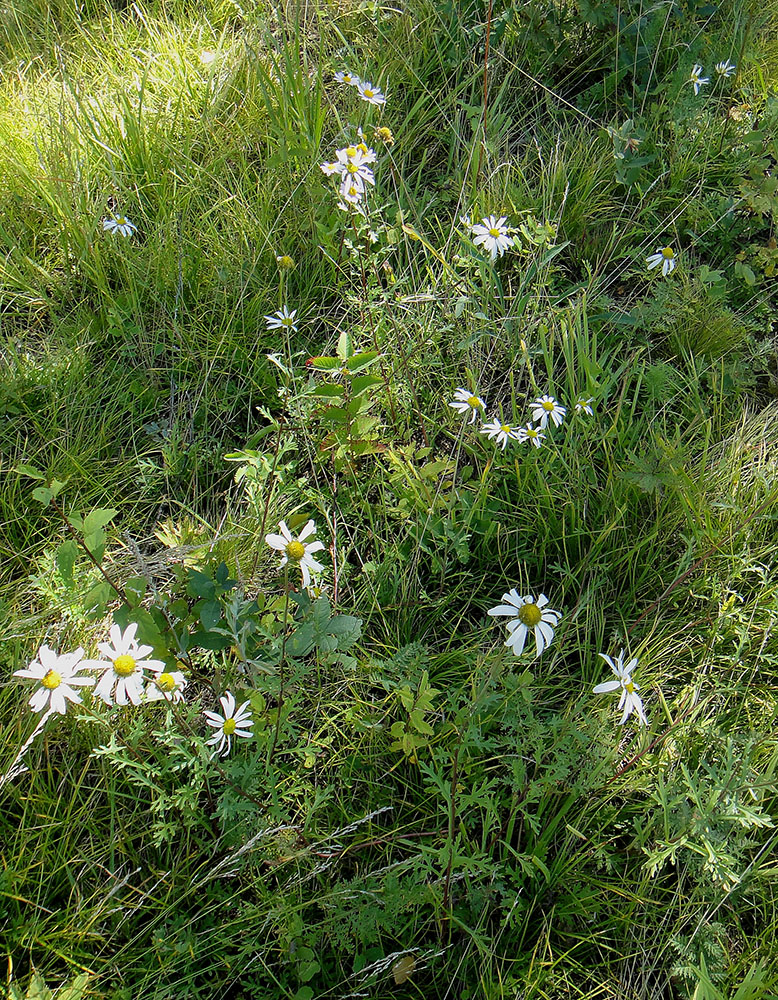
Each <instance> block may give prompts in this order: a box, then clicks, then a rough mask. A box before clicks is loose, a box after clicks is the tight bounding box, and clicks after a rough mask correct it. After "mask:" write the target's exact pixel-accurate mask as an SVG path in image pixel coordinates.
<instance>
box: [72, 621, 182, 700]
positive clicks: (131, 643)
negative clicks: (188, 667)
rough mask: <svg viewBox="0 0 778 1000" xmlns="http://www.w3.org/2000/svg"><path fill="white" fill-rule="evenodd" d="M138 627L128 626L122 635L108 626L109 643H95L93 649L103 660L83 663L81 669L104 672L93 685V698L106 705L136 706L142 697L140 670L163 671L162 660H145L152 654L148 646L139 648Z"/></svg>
mask: <svg viewBox="0 0 778 1000" xmlns="http://www.w3.org/2000/svg"><path fill="white" fill-rule="evenodd" d="M137 630H138V626H137V625H136V624H135V622H131V623H130V624H129V625H128V626H127V628H126V629H125V630H124V632H122V630H121V628H119V626H118V625H112V626H111V633H110V634H111V641H110V642H98V644H97V648H98V649H99V650H100V652H101V653H102V654H103V656H106V657H108V660H109V661H110V663H109V664H108V665H107V666H106V662H105V660H86V661H84V665H85V666H89V667H91V668H93V669H96V670H98V669H103V668H104V667H106V669H105V670H104V672H103V676H102V677H101V678H100V680H99V681H98V682H97V684H96V685H95V696H96V697H98V698H102V699H103V701H104V702H105V703H106V705H112V704H114V702H115V703H116V704H117V705H126V704H127V702H128V701H131V702H132V704H133V705H139V704H140V702H141V699H142V697H143V682H144V681H145V679H146V678H145V676H144V673H143V671H144V670H151V671H154V672H157V671H161V670H164V669H165V664H164V663H163V662H162V660H150V659H148V655H149V653H151V652H152V647H151V646H141V645H139V644H138V642H137V641H136V639H135V633H136V632H137Z"/></svg>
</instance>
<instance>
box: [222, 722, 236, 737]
mask: <svg viewBox="0 0 778 1000" xmlns="http://www.w3.org/2000/svg"><path fill="white" fill-rule="evenodd" d="M222 732H223V733H224V735H225V736H232V734H233V733H234V732H235V720H234V719H225V720H224V725H223V726H222Z"/></svg>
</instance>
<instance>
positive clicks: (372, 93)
mask: <svg viewBox="0 0 778 1000" xmlns="http://www.w3.org/2000/svg"><path fill="white" fill-rule="evenodd" d="M374 94H375V91H374V90H369V89H367V88H365V97H372V96H373V95H374Z"/></svg>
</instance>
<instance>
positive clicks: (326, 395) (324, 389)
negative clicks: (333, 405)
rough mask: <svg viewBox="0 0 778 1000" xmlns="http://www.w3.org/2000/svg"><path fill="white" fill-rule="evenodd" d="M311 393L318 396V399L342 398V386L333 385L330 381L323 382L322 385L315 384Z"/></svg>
mask: <svg viewBox="0 0 778 1000" xmlns="http://www.w3.org/2000/svg"><path fill="white" fill-rule="evenodd" d="M313 395H314V396H318V397H319V398H320V399H342V398H343V386H342V385H333V384H332V382H325V383H324V384H323V385H317V386H316V388H315V389H314V390H313Z"/></svg>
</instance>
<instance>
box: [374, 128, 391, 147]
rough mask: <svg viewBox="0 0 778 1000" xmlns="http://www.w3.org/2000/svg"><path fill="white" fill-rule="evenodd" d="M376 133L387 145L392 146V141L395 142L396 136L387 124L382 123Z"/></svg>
mask: <svg viewBox="0 0 778 1000" xmlns="http://www.w3.org/2000/svg"><path fill="white" fill-rule="evenodd" d="M375 134H376V135H377V136H378V138H379V139H380V140H381V141H382V142H385V143H386V144H387V146H391V145H392V143H393V142H394V136H393V135H392V130H391V129H390V128H386V126H385V125H381V126H380V128H377V129H376V130H375Z"/></svg>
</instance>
